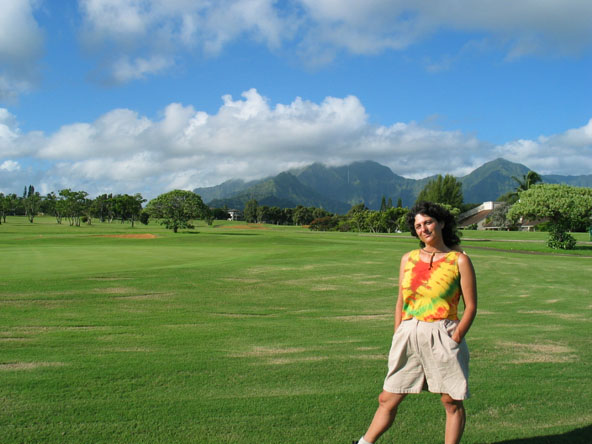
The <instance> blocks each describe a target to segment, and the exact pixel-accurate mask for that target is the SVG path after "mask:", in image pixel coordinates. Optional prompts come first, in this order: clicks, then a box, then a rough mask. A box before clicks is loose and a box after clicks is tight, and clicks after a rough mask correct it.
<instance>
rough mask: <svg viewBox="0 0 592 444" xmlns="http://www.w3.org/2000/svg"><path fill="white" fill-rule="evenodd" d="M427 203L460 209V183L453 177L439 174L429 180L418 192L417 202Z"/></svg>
mask: <svg viewBox="0 0 592 444" xmlns="http://www.w3.org/2000/svg"><path fill="white" fill-rule="evenodd" d="M424 200H425V201H429V202H435V203H439V204H448V205H450V206H452V207H454V208H460V206H461V205H462V203H463V193H462V183H460V182H459V181H458V180H456V178H455V177H454V176H452V175H451V174H447V175H446V176H444V177H442V175H441V174H438V176H437V177H436V178H435V179H433V180H430V181H429V182H428V183H427V184H426V186H425V187H424V188H423V190H421V191H420V192H419V195H418V196H417V202H420V201H424Z"/></svg>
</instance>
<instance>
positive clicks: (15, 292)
mask: <svg viewBox="0 0 592 444" xmlns="http://www.w3.org/2000/svg"><path fill="white" fill-rule="evenodd" d="M7 222H8V223H6V224H2V225H1V226H0V248H1V251H2V255H1V258H0V263H1V269H2V276H3V279H2V281H1V282H0V325H1V327H0V397H1V402H2V409H1V411H0V442H1V443H2V444H9V443H10V444H13V443H14V444H17V443H18V444H24V443H27V444H31V443H43V444H58V443H59V444H66V443H76V444H90V443H93V444H94V443H105V444H116V443H125V444H128V443H129V444H136V443H163V444H183V443H212V444H213V443H253V444H255V443H257V444H266V443H269V444H272V443H274V444H276V443H279V444H284V443H294V444H297V443H347V444H349V443H350V442H351V440H352V439H357V438H359V437H360V436H361V435H362V433H363V432H364V431H365V429H366V427H367V426H368V424H369V422H370V420H371V418H372V415H373V413H374V410H375V408H376V396H377V395H378V393H379V391H380V390H381V387H382V380H383V378H384V375H385V371H386V356H387V353H388V349H389V346H390V340H391V334H392V324H393V315H392V313H393V309H394V305H395V296H396V285H397V274H398V263H399V260H400V257H401V255H402V254H403V253H404V252H405V251H408V250H410V249H412V248H415V247H416V245H417V242H416V241H415V240H414V239H413V238H411V236H410V235H409V234H405V235H392V236H372V235H360V234H357V233H317V232H310V231H309V230H306V229H302V228H294V227H273V226H272V227H269V226H266V227H258V226H257V227H254V228H253V227H247V226H246V225H244V224H242V225H240V224H236V223H216V224H214V226H213V227H206V226H204V225H203V223H200V224H198V226H197V227H196V229H195V230H191V231H184V232H180V233H178V234H173V233H172V232H168V231H165V230H164V229H163V228H162V227H160V226H159V225H155V224H150V225H148V226H136V227H135V228H134V229H132V228H131V227H130V226H129V225H121V224H119V223H113V224H110V225H109V224H99V223H96V224H94V225H92V226H83V227H79V228H77V227H69V226H68V225H67V224H66V225H57V224H55V221H54V220H53V219H51V218H38V219H36V220H35V224H33V225H31V224H29V223H28V222H27V221H26V220H25V219H24V218H17V217H13V218H11V217H8V221H7ZM119 234H124V235H127V234H153V235H155V236H156V237H155V238H148V239H139V238H120V237H107V236H112V235H119ZM464 237H465V239H466V241H465V242H464V243H463V246H464V247H465V249H466V251H467V253H468V254H469V255H470V257H471V259H472V260H473V263H474V264H475V268H476V271H477V278H478V289H479V312H478V315H477V318H476V321H475V323H474V325H473V328H472V329H471V331H470V333H469V335H468V336H467V342H468V344H469V347H470V349H471V391H472V397H471V399H469V400H468V401H466V404H465V405H466V407H467V413H468V421H467V428H466V431H465V436H464V438H463V443H480V444H485V443H498V444H499V443H504V444H510V443H511V444H535V443H549V444H563V443H565V444H567V443H570V444H571V443H589V442H592V388H591V385H590V382H591V374H592V372H591V363H592V346H591V345H592V344H591V342H592V341H591V338H592V335H591V333H592V328H591V327H592V323H591V316H590V315H591V311H592V292H591V287H592V285H591V283H592V245H590V244H588V243H586V242H584V241H587V240H588V235H587V234H585V235H584V234H578V235H577V238H578V240H579V241H580V243H579V244H578V249H577V250H576V251H574V252H573V254H570V255H558V254H556V253H554V252H551V251H550V250H549V249H548V248H547V247H546V246H545V245H544V239H545V234H544V233H482V232H477V231H470V232H466V233H465V235H464ZM525 252H527V253H528V254H525ZM530 253H537V254H530ZM560 253H565V252H560ZM443 431H444V411H443V408H442V407H441V406H440V404H439V397H438V396H437V395H434V394H430V393H424V394H421V395H416V396H409V397H408V398H407V399H406V400H405V402H404V403H403V404H402V406H401V408H400V411H399V416H398V417H397V420H396V423H395V425H394V426H393V428H392V429H391V430H390V431H389V432H388V433H387V434H386V435H385V436H384V437H383V438H382V439H381V441H380V442H381V443H389V442H395V443H421V444H424V443H441V442H443Z"/></svg>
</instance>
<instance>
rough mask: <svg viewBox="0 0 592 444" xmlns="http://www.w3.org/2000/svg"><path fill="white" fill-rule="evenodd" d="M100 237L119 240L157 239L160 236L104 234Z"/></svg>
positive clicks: (148, 234) (147, 234)
mask: <svg viewBox="0 0 592 444" xmlns="http://www.w3.org/2000/svg"><path fill="white" fill-rule="evenodd" d="M99 237H115V238H119V239H156V238H157V237H158V236H156V235H155V234H150V233H142V234H139V233H138V234H102V235H100V236H99Z"/></svg>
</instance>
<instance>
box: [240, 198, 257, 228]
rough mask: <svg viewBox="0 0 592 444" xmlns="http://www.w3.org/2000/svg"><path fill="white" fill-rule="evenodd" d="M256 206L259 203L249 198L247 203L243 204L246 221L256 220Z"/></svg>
mask: <svg viewBox="0 0 592 444" xmlns="http://www.w3.org/2000/svg"><path fill="white" fill-rule="evenodd" d="M258 206H259V204H258V203H257V201H256V200H255V199H251V200H249V201H247V203H246V204H245V211H244V215H245V220H246V221H247V222H248V223H255V222H257V207H258Z"/></svg>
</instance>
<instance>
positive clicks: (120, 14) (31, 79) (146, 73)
mask: <svg viewBox="0 0 592 444" xmlns="http://www.w3.org/2000/svg"><path fill="white" fill-rule="evenodd" d="M589 23H592V3H591V2H588V1H582V0H564V1H562V2H556V1H541V0H536V1H535V0H523V1H520V2H516V1H509V0H500V1H497V2H490V1H479V0H470V1H469V0H456V1H417V0H414V1H411V0H367V1H364V2H362V1H358V0H356V1H354V0H341V1H337V0H288V1H273V0H219V1H216V2H211V1H205V0H168V1H164V0H161V1H157V0H64V1H60V2H55V1H49V0H2V10H1V11H0V192H4V193H7V192H17V193H20V192H21V191H22V189H23V187H24V186H25V185H28V184H33V185H35V186H36V188H37V190H39V191H41V192H42V193H44V194H45V193H47V192H49V191H56V190H60V189H62V188H72V189H82V190H85V191H87V192H89V193H90V194H91V195H96V194H98V193H103V192H114V193H135V192H141V193H142V194H143V195H144V196H146V197H149V198H150V197H155V196H156V195H157V194H159V193H161V192H165V191H168V190H170V189H173V188H182V189H192V188H195V187H199V186H210V185H216V184H218V183H221V182H223V181H224V180H227V179H231V178H243V179H253V178H259V177H264V176H268V175H272V174H277V173H279V172H281V171H284V170H287V169H289V168H292V167H298V166H302V165H306V164H309V163H312V162H323V163H326V164H330V165H339V164H345V163H349V162H352V161H356V160H366V159H371V160H375V161H377V162H380V163H383V164H385V165H387V166H389V167H390V168H391V169H392V170H393V171H394V172H395V173H397V174H400V175H403V176H406V177H414V178H419V177H425V176H428V175H431V174H436V173H441V174H445V173H451V174H455V175H459V176H461V175H464V174H467V173H468V172H470V171H471V170H472V169H474V168H476V167H478V166H480V165H481V164H483V163H484V162H487V161H489V160H493V159H495V158H497V157H504V158H506V159H508V160H511V161H514V162H519V163H523V164H525V165H527V166H528V167H530V168H532V169H534V170H535V171H537V172H539V173H541V174H571V175H580V174H592V87H591V81H592V28H591V27H590V26H589Z"/></svg>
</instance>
